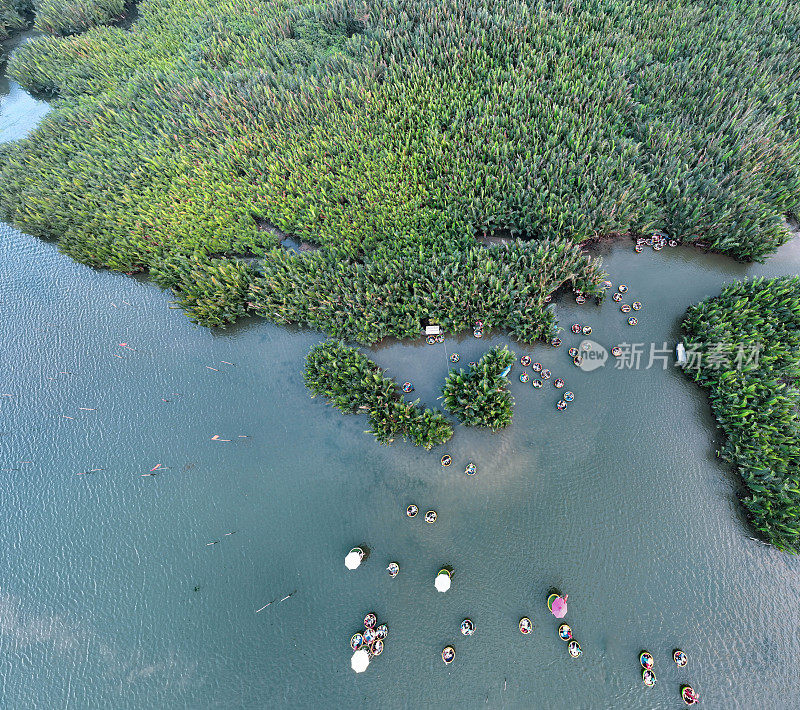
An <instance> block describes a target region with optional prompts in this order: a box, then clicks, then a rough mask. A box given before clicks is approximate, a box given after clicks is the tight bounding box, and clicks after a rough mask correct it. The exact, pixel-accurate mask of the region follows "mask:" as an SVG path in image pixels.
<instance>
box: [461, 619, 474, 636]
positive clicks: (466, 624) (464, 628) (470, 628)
mask: <svg viewBox="0 0 800 710" xmlns="http://www.w3.org/2000/svg"><path fill="white" fill-rule="evenodd" d="M461 633H462V634H464V636H472V634H474V633H475V623H474V622H473V621H472V619H464V621H462V622H461Z"/></svg>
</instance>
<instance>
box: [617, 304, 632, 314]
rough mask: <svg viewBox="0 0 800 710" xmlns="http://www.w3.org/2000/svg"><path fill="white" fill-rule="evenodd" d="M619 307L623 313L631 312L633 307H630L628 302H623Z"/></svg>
mask: <svg viewBox="0 0 800 710" xmlns="http://www.w3.org/2000/svg"><path fill="white" fill-rule="evenodd" d="M619 309H620V310H621V311H622V312H623V313H630V312H631V307H630V306H629V305H628V304H627V303H623V304H622V305H621V306H620V307H619Z"/></svg>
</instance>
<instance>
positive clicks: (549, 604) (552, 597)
mask: <svg viewBox="0 0 800 710" xmlns="http://www.w3.org/2000/svg"><path fill="white" fill-rule="evenodd" d="M560 596H561V595H560V594H557V593H556V592H553V593H552V594H551V595H550V596H549V597H547V608H548V609H549V610H550V611H553V602H554V601H555V600H556V599H558V598H559V597H560Z"/></svg>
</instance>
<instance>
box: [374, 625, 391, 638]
mask: <svg viewBox="0 0 800 710" xmlns="http://www.w3.org/2000/svg"><path fill="white" fill-rule="evenodd" d="M388 635H389V627H388V626H387V625H386V624H381V625H380V626H378V627H376V628H375V637H376V638H377V639H379V640H380V641H383V639H385V638H386V637H387V636H388Z"/></svg>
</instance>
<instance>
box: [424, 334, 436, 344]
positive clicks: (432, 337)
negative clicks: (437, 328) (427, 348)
mask: <svg viewBox="0 0 800 710" xmlns="http://www.w3.org/2000/svg"><path fill="white" fill-rule="evenodd" d="M425 342H426V343H428V345H435V344H436V336H435V335H429V336H428V337H427V338H425Z"/></svg>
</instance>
